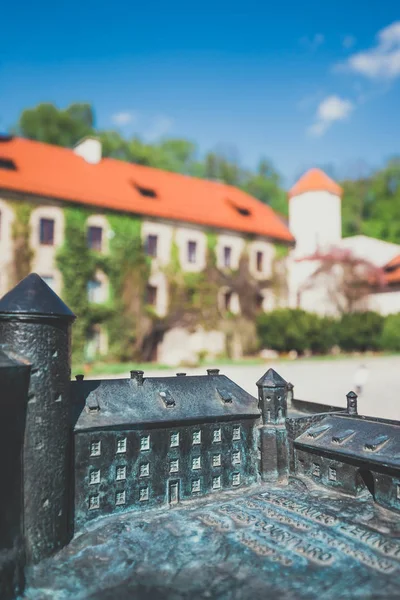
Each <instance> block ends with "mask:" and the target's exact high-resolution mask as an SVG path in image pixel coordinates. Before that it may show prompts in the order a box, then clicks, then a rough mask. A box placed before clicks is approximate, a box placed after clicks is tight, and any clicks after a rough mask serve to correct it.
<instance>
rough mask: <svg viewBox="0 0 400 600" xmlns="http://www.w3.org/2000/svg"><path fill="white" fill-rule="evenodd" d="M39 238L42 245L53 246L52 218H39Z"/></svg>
mask: <svg viewBox="0 0 400 600" xmlns="http://www.w3.org/2000/svg"><path fill="white" fill-rule="evenodd" d="M39 228H40V231H39V238H40V243H41V245H42V246H54V219H40V222H39Z"/></svg>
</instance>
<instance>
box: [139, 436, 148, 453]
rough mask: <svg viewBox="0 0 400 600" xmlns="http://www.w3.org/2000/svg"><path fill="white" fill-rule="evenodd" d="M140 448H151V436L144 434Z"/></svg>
mask: <svg viewBox="0 0 400 600" xmlns="http://www.w3.org/2000/svg"><path fill="white" fill-rule="evenodd" d="M140 449H141V450H150V436H149V435H143V436H142V437H141V438H140Z"/></svg>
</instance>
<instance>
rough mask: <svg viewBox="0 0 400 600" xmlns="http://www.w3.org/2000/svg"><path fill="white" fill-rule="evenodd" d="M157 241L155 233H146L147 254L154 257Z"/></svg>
mask: <svg viewBox="0 0 400 600" xmlns="http://www.w3.org/2000/svg"><path fill="white" fill-rule="evenodd" d="M157 242H158V236H156V235H152V234H150V235H148V236H147V238H146V254H147V256H152V257H153V258H156V256H157Z"/></svg>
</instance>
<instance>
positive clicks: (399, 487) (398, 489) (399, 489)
mask: <svg viewBox="0 0 400 600" xmlns="http://www.w3.org/2000/svg"><path fill="white" fill-rule="evenodd" d="M396 496H397V499H398V500H400V483H398V484H397V485H396Z"/></svg>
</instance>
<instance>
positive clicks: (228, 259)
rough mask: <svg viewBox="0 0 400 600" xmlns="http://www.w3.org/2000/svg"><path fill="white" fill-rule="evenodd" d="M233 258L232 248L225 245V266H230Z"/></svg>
mask: <svg viewBox="0 0 400 600" xmlns="http://www.w3.org/2000/svg"><path fill="white" fill-rule="evenodd" d="M231 260H232V248H231V247H230V246H225V247H224V267H226V268H228V269H229V268H230V266H231Z"/></svg>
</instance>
